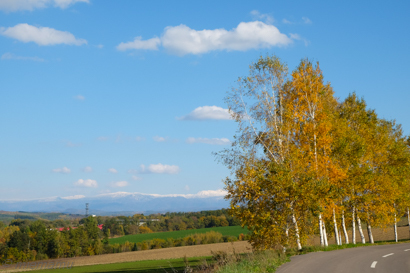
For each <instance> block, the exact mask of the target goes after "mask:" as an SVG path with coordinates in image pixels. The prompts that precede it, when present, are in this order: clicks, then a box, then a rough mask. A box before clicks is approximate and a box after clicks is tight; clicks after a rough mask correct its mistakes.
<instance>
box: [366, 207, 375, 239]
mask: <svg viewBox="0 0 410 273" xmlns="http://www.w3.org/2000/svg"><path fill="white" fill-rule="evenodd" d="M367 234H368V235H369V242H370V243H371V244H374V240H373V233H372V226H371V225H370V215H369V212H367Z"/></svg>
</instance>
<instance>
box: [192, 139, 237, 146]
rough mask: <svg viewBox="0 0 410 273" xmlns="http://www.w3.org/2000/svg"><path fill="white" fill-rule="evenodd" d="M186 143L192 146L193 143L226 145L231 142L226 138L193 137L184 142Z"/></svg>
mask: <svg viewBox="0 0 410 273" xmlns="http://www.w3.org/2000/svg"><path fill="white" fill-rule="evenodd" d="M186 142H187V143H189V144H193V143H205V144H211V145H228V144H230V143H231V142H230V141H229V139H227V138H201V137H198V138H195V137H189V138H187V140H186Z"/></svg>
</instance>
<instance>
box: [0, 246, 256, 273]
mask: <svg viewBox="0 0 410 273" xmlns="http://www.w3.org/2000/svg"><path fill="white" fill-rule="evenodd" d="M251 248H252V247H251V245H250V244H249V243H248V242H247V241H238V242H233V243H217V244H209V245H196V246H181V247H174V248H163V249H151V250H144V251H132V252H123V253H115V254H104V255H94V256H82V257H76V258H60V259H50V260H43V261H40V262H47V263H48V262H54V263H68V264H70V265H71V264H73V267H72V268H71V269H56V270H58V271H55V270H51V269H50V270H35V271H30V272H50V273H54V272H61V273H64V272H72V273H77V272H78V273H80V272H81V273H86V272H87V273H88V272H90V273H91V272H94V273H95V272H116V273H120V272H123V273H125V272H126V273H130V272H139V273H140V272H149V273H154V272H165V271H164V270H163V269H162V271H161V270H158V268H159V267H160V266H162V265H163V264H164V266H163V268H164V269H166V268H169V269H168V270H167V271H168V272H173V271H172V269H171V268H170V266H169V262H171V263H172V267H174V268H177V267H179V266H180V265H181V264H183V263H181V261H182V258H183V257H187V258H188V260H189V261H192V264H191V262H190V265H195V264H197V263H198V262H201V260H203V258H204V257H210V256H211V255H212V251H213V252H217V251H224V252H226V253H233V252H235V253H248V252H251ZM201 257H202V258H201ZM174 263H175V264H174ZM77 268H79V269H78V270H83V271H75V270H77ZM105 269H106V270H105ZM137 269H138V270H139V271H137ZM67 270H69V271H67ZM103 270H105V271H103ZM144 270H145V271H144ZM0 272H8V273H9V272H10V273H11V272H19V270H16V269H14V267H13V266H10V267H9V268H7V269H6V268H4V267H2V266H0Z"/></svg>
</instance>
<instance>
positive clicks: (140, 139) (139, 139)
mask: <svg viewBox="0 0 410 273" xmlns="http://www.w3.org/2000/svg"><path fill="white" fill-rule="evenodd" d="M144 140H145V138H143V137H140V136H137V137H136V138H135V141H144Z"/></svg>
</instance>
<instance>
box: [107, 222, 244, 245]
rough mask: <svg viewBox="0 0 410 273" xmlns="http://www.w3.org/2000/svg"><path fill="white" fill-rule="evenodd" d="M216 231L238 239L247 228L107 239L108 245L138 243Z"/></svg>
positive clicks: (161, 233) (200, 230) (157, 233)
mask: <svg viewBox="0 0 410 273" xmlns="http://www.w3.org/2000/svg"><path fill="white" fill-rule="evenodd" d="M211 230H212V231H216V232H220V233H222V235H223V236H225V235H229V236H235V237H238V236H239V234H241V233H243V234H246V233H248V229H247V228H242V227H241V226H231V227H215V228H201V229H190V230H179V231H168V232H156V233H146V234H135V235H125V236H122V237H118V238H113V239H109V242H110V244H124V243H125V242H126V241H128V242H130V243H139V242H142V241H145V240H152V239H164V240H166V239H167V238H173V239H181V238H184V237H187V236H188V235H190V234H194V233H206V232H209V231H211Z"/></svg>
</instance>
